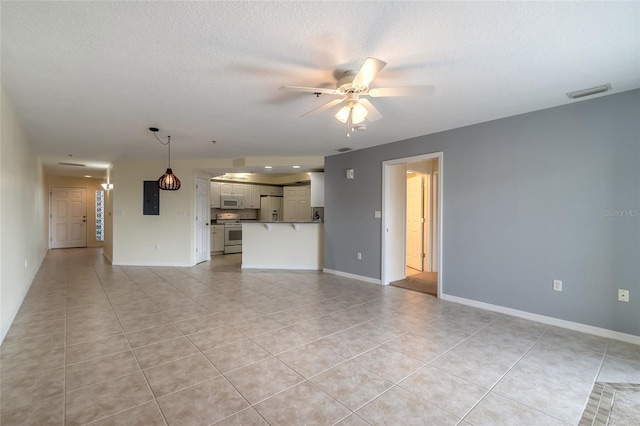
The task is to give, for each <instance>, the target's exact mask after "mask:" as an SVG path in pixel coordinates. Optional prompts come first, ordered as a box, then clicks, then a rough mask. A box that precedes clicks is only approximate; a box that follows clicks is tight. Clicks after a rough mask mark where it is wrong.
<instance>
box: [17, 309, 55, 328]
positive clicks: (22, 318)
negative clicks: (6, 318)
mask: <svg viewBox="0 0 640 426" xmlns="http://www.w3.org/2000/svg"><path fill="white" fill-rule="evenodd" d="M65 315H66V309H55V310H53V311H32V312H26V311H25V312H21V311H19V312H18V314H17V315H16V318H15V319H14V320H13V325H23V324H33V323H37V322H44V321H56V320H63V319H64V318H65Z"/></svg>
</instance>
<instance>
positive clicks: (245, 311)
mask: <svg viewBox="0 0 640 426" xmlns="http://www.w3.org/2000/svg"><path fill="white" fill-rule="evenodd" d="M218 316H219V317H220V318H222V319H223V320H224V321H226V322H227V323H229V324H234V323H238V322H245V321H249V320H252V319H255V318H258V317H261V316H262V314H261V313H260V312H257V311H254V310H253V309H251V308H245V307H242V308H236V309H232V310H228V311H223V312H220V313H218Z"/></svg>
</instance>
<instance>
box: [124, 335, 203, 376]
mask: <svg viewBox="0 0 640 426" xmlns="http://www.w3.org/2000/svg"><path fill="white" fill-rule="evenodd" d="M133 352H134V353H135V354H136V357H137V358H138V362H139V363H140V366H141V367H142V368H143V369H147V368H150V367H154V366H156V365H160V364H164V363H166V362H171V361H175V360H176V359H179V358H186V357H188V356H190V355H194V354H196V353H198V349H196V347H195V346H193V344H192V343H191V342H190V341H189V339H187V338H186V337H179V338H177V339H172V340H167V341H166V342H161V343H156V344H154V345H149V346H144V347H142V348H137V349H134V351H133Z"/></svg>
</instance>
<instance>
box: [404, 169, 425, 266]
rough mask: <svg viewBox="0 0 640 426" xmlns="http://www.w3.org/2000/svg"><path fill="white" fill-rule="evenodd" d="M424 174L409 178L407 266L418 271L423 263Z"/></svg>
mask: <svg viewBox="0 0 640 426" xmlns="http://www.w3.org/2000/svg"><path fill="white" fill-rule="evenodd" d="M423 221H424V219H423V216H422V176H421V175H419V174H418V175H415V176H411V177H408V178H407V266H408V267H410V268H413V269H416V270H418V271H422V270H423V265H422V258H423V256H422V229H423Z"/></svg>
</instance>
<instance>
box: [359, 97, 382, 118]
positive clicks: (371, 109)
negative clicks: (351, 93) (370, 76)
mask: <svg viewBox="0 0 640 426" xmlns="http://www.w3.org/2000/svg"><path fill="white" fill-rule="evenodd" d="M359 102H360V104H362V106H363V107H365V108H366V109H367V111H368V112H369V113H368V114H367V120H369V121H376V120H380V119H381V118H382V114H380V111H378V110H377V109H376V107H374V106H373V104H372V103H371V102H369V101H368V100H367V99H360V100H359Z"/></svg>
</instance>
